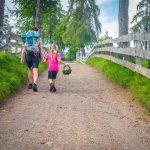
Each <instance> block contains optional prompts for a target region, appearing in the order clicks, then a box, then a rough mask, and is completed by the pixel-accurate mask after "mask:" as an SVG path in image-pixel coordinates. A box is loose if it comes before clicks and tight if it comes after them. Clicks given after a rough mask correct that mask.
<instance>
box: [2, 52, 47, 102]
mask: <svg viewBox="0 0 150 150" xmlns="http://www.w3.org/2000/svg"><path fill="white" fill-rule="evenodd" d="M0 68H1V69H0V103H1V102H3V101H4V100H5V98H6V97H7V96H9V95H10V94H11V93H13V92H14V91H16V90H17V89H19V87H21V85H22V84H24V83H25V81H27V67H26V66H22V64H21V63H20V59H19V58H18V57H15V56H11V55H10V54H7V53H5V52H1V53H0ZM45 68H46V65H43V64H40V72H41V71H43V70H44V69H45Z"/></svg>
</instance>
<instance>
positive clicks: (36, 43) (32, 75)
mask: <svg viewBox="0 0 150 150" xmlns="http://www.w3.org/2000/svg"><path fill="white" fill-rule="evenodd" d="M21 38H22V41H23V44H22V52H21V63H22V64H24V63H25V62H26V64H27V66H28V68H29V70H28V80H29V84H28V89H33V91H34V92H37V91H38V88H37V80H38V66H39V61H40V56H41V57H42V61H43V60H44V57H45V56H44V50H43V48H42V39H41V38H40V35H39V29H38V28H37V27H33V28H31V30H30V31H28V32H27V33H26V34H22V35H21Z"/></svg>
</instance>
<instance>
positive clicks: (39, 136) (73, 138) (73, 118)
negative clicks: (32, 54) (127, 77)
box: [0, 64, 150, 150]
mask: <svg viewBox="0 0 150 150" xmlns="http://www.w3.org/2000/svg"><path fill="white" fill-rule="evenodd" d="M71 66H72V69H73V73H72V74H71V75H70V76H63V75H62V74H61V72H60V73H59V75H58V79H57V85H56V87H57V93H55V94H54V93H49V91H48V88H49V85H48V84H47V72H44V73H43V74H42V75H41V76H40V78H39V92H38V93H34V92H32V90H28V89H26V87H23V88H22V89H21V90H20V91H19V92H17V93H16V94H15V95H14V96H12V97H11V98H10V99H9V101H8V102H7V103H6V104H5V105H4V106H1V109H0V150H150V116H147V115H146V114H145V110H144V109H142V108H141V107H140V106H139V105H138V104H137V103H136V102H135V101H133V98H132V96H131V94H130V92H129V91H128V90H125V89H123V88H121V87H119V86H117V85H115V84H112V83H111V82H110V81H107V80H106V79H105V77H104V76H103V75H101V74H100V73H99V72H98V71H96V70H95V69H93V68H91V67H89V66H87V65H75V64H72V65H71Z"/></svg>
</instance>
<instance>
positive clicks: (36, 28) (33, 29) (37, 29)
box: [31, 27, 39, 32]
mask: <svg viewBox="0 0 150 150" xmlns="http://www.w3.org/2000/svg"><path fill="white" fill-rule="evenodd" d="M31 30H32V31H36V32H37V31H39V28H38V27H32V28H31Z"/></svg>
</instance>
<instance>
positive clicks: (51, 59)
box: [44, 43, 66, 92]
mask: <svg viewBox="0 0 150 150" xmlns="http://www.w3.org/2000/svg"><path fill="white" fill-rule="evenodd" d="M46 61H48V63H49V66H48V81H49V84H50V92H56V88H55V79H56V77H57V73H58V71H59V64H58V63H61V64H63V65H66V64H65V63H64V62H63V61H61V59H60V56H59V54H58V52H57V45H56V44H54V43H53V44H51V46H50V52H49V53H48V54H47V55H46V57H45V60H44V62H46Z"/></svg>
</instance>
